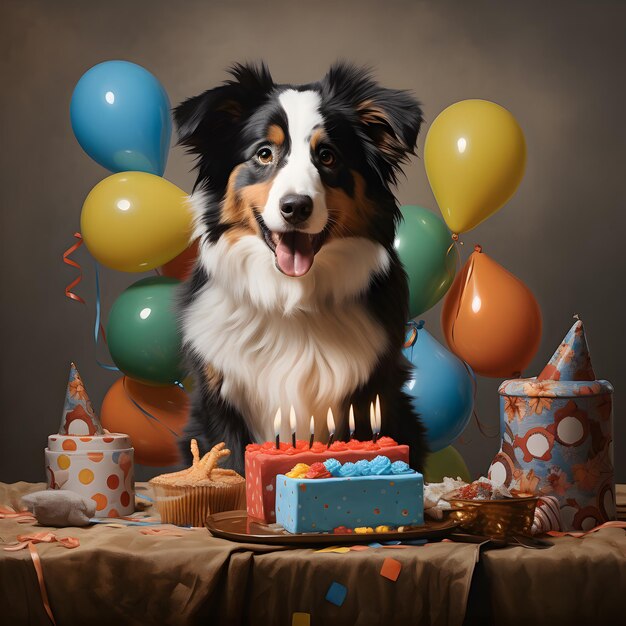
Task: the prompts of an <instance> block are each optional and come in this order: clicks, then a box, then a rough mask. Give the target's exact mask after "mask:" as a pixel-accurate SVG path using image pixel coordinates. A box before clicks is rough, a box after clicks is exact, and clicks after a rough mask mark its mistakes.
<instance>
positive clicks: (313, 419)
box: [309, 415, 315, 448]
mask: <svg viewBox="0 0 626 626" xmlns="http://www.w3.org/2000/svg"><path fill="white" fill-rule="evenodd" d="M309 427H310V429H311V438H310V439H309V448H312V447H313V439H314V438H315V418H314V417H313V416H312V415H311V421H310V422H309Z"/></svg>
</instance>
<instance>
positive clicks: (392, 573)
mask: <svg viewBox="0 0 626 626" xmlns="http://www.w3.org/2000/svg"><path fill="white" fill-rule="evenodd" d="M401 569H402V563H400V561H396V560H395V559H385V560H384V561H383V566H382V567H381V568H380V575H381V576H383V577H384V578H388V579H389V580H392V581H393V582H394V583H395V582H396V580H398V576H400V570H401Z"/></svg>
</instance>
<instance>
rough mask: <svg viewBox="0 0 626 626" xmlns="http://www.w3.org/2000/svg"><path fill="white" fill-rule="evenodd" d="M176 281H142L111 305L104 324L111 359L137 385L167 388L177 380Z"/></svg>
mask: <svg viewBox="0 0 626 626" xmlns="http://www.w3.org/2000/svg"><path fill="white" fill-rule="evenodd" d="M179 284H180V281H178V280H176V279H175V278H168V277H166V276H154V277H152V278H144V279H143V280H139V281H137V282H136V283H133V284H132V285H131V286H130V287H128V289H126V290H125V291H123V292H122V293H121V294H120V296H119V297H118V298H117V300H116V301H115V302H114V304H113V306H112V307H111V311H110V313H109V322H108V324H107V343H108V346H109V352H110V353H111V358H112V359H113V362H114V363H115V365H117V367H119V368H120V370H122V372H124V374H126V375H127V376H130V377H131V378H134V379H135V380H138V381H140V382H144V383H152V384H161V385H170V384H172V383H174V382H176V381H179V380H181V378H182V376H183V373H182V370H181V366H180V361H181V338H180V334H179V332H178V324H177V321H176V312H175V309H174V304H175V292H176V288H177V287H178V285H179Z"/></svg>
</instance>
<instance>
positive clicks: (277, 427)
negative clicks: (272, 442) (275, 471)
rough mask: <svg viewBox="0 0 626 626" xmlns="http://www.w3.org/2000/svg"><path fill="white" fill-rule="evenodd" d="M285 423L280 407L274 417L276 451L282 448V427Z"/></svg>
mask: <svg viewBox="0 0 626 626" xmlns="http://www.w3.org/2000/svg"><path fill="white" fill-rule="evenodd" d="M282 421H283V415H282V413H281V412H280V407H278V411H276V415H275V416H274V436H275V437H276V449H277V450H278V448H280V425H281V422H282Z"/></svg>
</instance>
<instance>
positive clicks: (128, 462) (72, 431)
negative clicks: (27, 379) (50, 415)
mask: <svg viewBox="0 0 626 626" xmlns="http://www.w3.org/2000/svg"><path fill="white" fill-rule="evenodd" d="M45 462H46V479H47V483H48V489H65V490H69V491H73V492H75V493H78V494H79V495H81V496H84V497H86V498H91V499H92V500H93V501H94V502H95V503H96V517H120V516H124V515H130V514H131V513H133V512H134V510H135V483H134V477H133V448H132V445H131V442H130V438H129V437H128V435H125V434H121V433H109V432H107V431H105V430H104V429H103V428H102V425H101V423H100V419H99V417H98V416H97V415H96V413H95V411H94V409H93V406H92V404H91V401H90V400H89V396H88V395H87V391H86V389H85V385H84V384H83V381H82V379H81V377H80V374H79V373H78V369H77V368H76V365H74V363H72V364H71V367H70V377H69V382H68V386H67V391H66V394H65V405H64V407H63V415H62V418H61V426H60V427H59V432H58V433H55V434H53V435H50V436H49V437H48V447H47V448H46V450H45Z"/></svg>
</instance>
